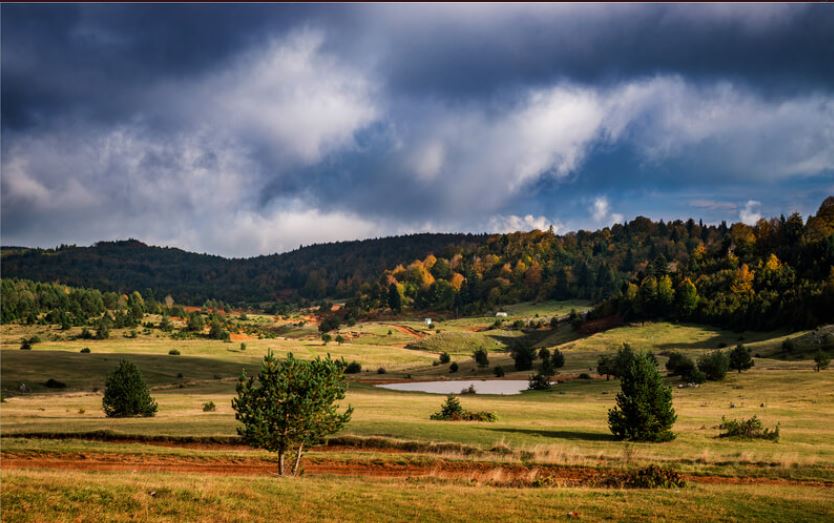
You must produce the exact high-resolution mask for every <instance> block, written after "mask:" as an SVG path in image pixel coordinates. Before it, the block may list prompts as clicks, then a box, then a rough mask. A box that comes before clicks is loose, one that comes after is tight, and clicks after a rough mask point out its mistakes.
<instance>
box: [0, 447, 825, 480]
mask: <svg viewBox="0 0 834 523" xmlns="http://www.w3.org/2000/svg"><path fill="white" fill-rule="evenodd" d="M0 469H3V470H10V469H57V470H73V471H130V472H149V473H154V472H168V473H180V474H181V473H192V474H195V473H196V474H220V475H227V476H228V475H237V476H263V475H269V474H271V473H274V472H275V463H274V462H273V461H270V460H266V459H261V458H206V457H199V458H196V457H195V458H189V457H184V456H147V455H133V454H115V453H61V452H39V453H37V454H30V453H16V452H4V453H3V454H2V460H0ZM303 469H304V473H305V474H308V475H310V474H312V475H337V476H370V477H390V478H421V477H422V478H433V479H441V480H450V481H455V480H456V481H467V482H474V483H480V484H489V485H494V486H513V487H523V486H540V485H549V486H560V487H577V486H604V485H605V481H606V480H607V479H608V478H610V477H611V474H612V471H610V470H605V469H599V468H592V467H579V466H573V467H570V466H557V465H532V466H524V465H521V464H496V463H488V462H473V461H457V460H438V461H436V462H434V463H430V464H426V465H421V464H414V463H399V462H388V461H386V462H384V463H382V462H379V461H376V462H375V461H374V460H364V461H363V460H353V461H340V460H333V459H328V458H326V457H320V456H317V457H315V458H313V459H307V460H305V461H304V465H303ZM684 479H685V480H686V481H688V482H694V483H707V484H756V485H800V486H815V487H819V486H823V487H829V488H831V487H832V486H833V485H832V484H831V483H829V482H821V481H798V480H788V479H781V478H756V477H744V478H741V477H726V476H709V475H692V474H688V475H686V474H685V475H684Z"/></svg>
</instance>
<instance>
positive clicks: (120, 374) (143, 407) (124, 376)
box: [102, 360, 157, 418]
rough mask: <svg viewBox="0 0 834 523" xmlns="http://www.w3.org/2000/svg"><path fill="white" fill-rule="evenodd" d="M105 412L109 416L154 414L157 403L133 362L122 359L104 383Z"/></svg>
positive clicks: (103, 404) (103, 400)
mask: <svg viewBox="0 0 834 523" xmlns="http://www.w3.org/2000/svg"><path fill="white" fill-rule="evenodd" d="M102 406H103V407H104V414H105V415H107V417H109V418H125V417H128V416H153V415H154V414H156V410H157V405H156V402H155V401H154V400H153V398H151V393H150V391H149V390H148V386H147V385H146V384H145V380H144V378H143V377H142V373H141V372H139V369H138V368H136V365H134V364H133V363H131V362H129V361H126V360H122V361H121V362H119V366H118V367H117V368H116V370H115V371H113V374H111V375H109V376H108V377H107V380H106V381H105V383H104V398H103V399H102Z"/></svg>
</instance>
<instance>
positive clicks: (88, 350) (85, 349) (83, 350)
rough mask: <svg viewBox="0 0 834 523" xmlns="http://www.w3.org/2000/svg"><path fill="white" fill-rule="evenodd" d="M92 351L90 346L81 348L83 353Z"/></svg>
mask: <svg viewBox="0 0 834 523" xmlns="http://www.w3.org/2000/svg"><path fill="white" fill-rule="evenodd" d="M90 352H91V351H90V347H84V348H83V349H81V354H89V353H90Z"/></svg>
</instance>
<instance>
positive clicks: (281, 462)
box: [278, 450, 284, 476]
mask: <svg viewBox="0 0 834 523" xmlns="http://www.w3.org/2000/svg"><path fill="white" fill-rule="evenodd" d="M278 475H279V476H283V475H284V451H283V450H279V451H278Z"/></svg>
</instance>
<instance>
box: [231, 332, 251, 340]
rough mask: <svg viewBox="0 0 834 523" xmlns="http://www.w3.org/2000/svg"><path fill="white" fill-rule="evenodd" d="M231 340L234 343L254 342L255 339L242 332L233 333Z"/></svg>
mask: <svg viewBox="0 0 834 523" xmlns="http://www.w3.org/2000/svg"><path fill="white" fill-rule="evenodd" d="M229 339H230V340H232V341H248V340H254V339H255V338H253V337H252V336H250V335H248V334H245V333H242V332H232V333H229Z"/></svg>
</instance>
